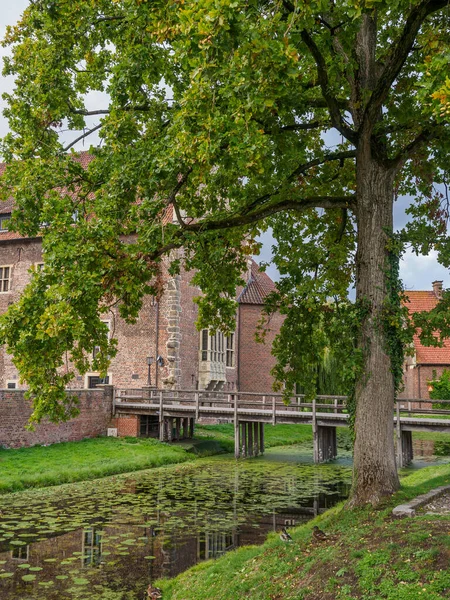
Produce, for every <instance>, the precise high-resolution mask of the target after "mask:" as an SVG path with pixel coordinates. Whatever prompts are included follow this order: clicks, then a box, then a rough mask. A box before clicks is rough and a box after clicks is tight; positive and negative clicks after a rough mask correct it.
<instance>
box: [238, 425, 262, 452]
mask: <svg viewBox="0 0 450 600" xmlns="http://www.w3.org/2000/svg"><path fill="white" fill-rule="evenodd" d="M234 436H235V437H234V456H235V458H246V457H251V456H258V455H259V454H263V453H264V423H259V422H257V421H238V420H236V421H235V425H234Z"/></svg>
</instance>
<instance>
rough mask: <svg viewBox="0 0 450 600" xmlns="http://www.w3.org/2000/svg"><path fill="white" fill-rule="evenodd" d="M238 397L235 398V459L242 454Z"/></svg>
mask: <svg viewBox="0 0 450 600" xmlns="http://www.w3.org/2000/svg"><path fill="white" fill-rule="evenodd" d="M237 409H238V395H237V394H235V396H234V458H239V456H240V454H241V451H240V450H241V433H240V428H239V417H238V410H237Z"/></svg>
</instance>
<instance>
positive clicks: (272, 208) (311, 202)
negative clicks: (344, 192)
mask: <svg viewBox="0 0 450 600" xmlns="http://www.w3.org/2000/svg"><path fill="white" fill-rule="evenodd" d="M355 205H356V196H355V195H351V196H310V197H306V198H301V199H298V200H293V199H283V200H279V201H278V202H273V203H272V204H270V205H265V206H264V207H262V208H259V209H256V210H254V211H252V212H251V213H247V214H240V215H239V214H238V215H236V214H232V215H225V216H222V217H219V218H218V219H212V218H211V219H209V218H205V219H202V220H201V221H196V222H195V223H189V224H185V225H184V226H183V228H180V229H178V230H177V231H176V232H175V234H174V237H173V238H172V240H171V241H170V242H169V243H168V244H166V245H165V246H163V247H161V248H160V249H159V250H156V251H155V252H152V253H150V254H149V255H148V259H149V260H156V259H158V258H160V257H161V256H163V255H164V254H167V253H168V252H170V251H171V250H174V249H176V248H181V247H182V246H183V245H184V243H185V235H186V233H207V232H209V231H220V230H224V229H232V228H235V227H243V226H245V225H251V224H252V223H256V222H258V221H261V220H263V219H266V218H267V217H270V216H272V215H274V214H277V213H279V212H283V211H295V212H304V211H305V210H307V209H309V208H324V209H334V208H341V209H354V208H355Z"/></svg>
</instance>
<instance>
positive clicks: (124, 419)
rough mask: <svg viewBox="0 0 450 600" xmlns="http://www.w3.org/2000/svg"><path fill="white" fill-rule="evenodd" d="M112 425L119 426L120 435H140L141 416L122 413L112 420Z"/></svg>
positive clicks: (118, 434) (118, 432)
mask: <svg viewBox="0 0 450 600" xmlns="http://www.w3.org/2000/svg"><path fill="white" fill-rule="evenodd" d="M110 427H117V436H118V437H125V436H131V437H139V416H138V415H120V417H115V418H114V419H112V420H111V425H110Z"/></svg>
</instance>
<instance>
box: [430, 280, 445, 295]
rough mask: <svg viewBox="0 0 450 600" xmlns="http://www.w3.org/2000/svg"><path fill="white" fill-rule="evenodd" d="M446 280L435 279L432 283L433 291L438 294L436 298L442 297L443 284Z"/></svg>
mask: <svg viewBox="0 0 450 600" xmlns="http://www.w3.org/2000/svg"><path fill="white" fill-rule="evenodd" d="M443 283H444V282H443V281H433V283H432V284H431V285H432V286H433V293H434V295H435V296H436V298H442V284H443Z"/></svg>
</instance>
